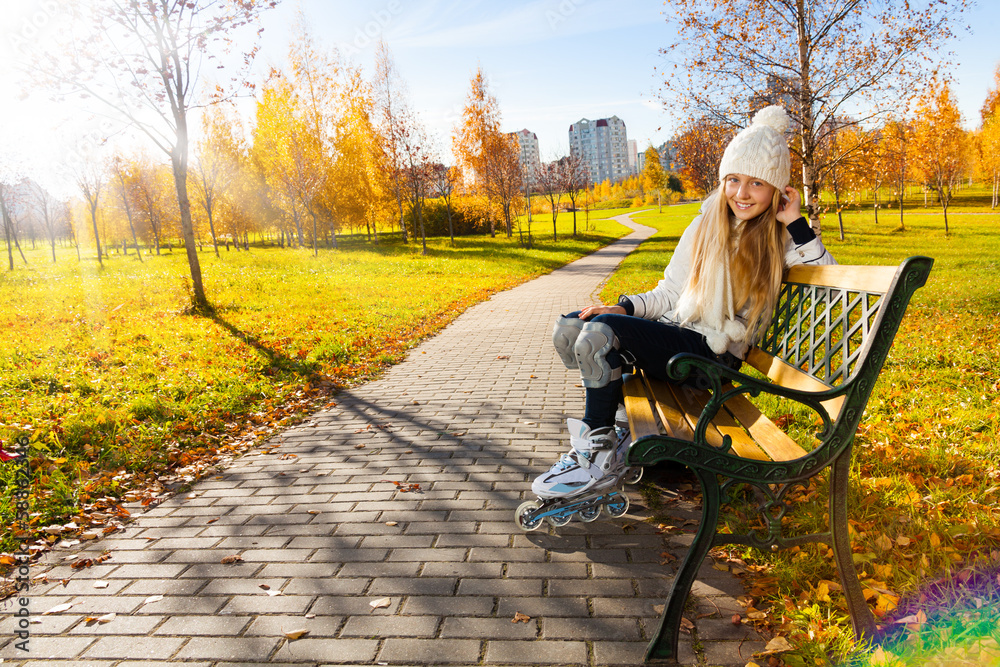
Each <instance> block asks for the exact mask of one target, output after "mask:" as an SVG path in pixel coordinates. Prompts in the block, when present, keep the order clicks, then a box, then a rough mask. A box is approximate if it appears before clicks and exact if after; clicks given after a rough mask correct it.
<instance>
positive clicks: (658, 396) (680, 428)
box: [643, 375, 694, 440]
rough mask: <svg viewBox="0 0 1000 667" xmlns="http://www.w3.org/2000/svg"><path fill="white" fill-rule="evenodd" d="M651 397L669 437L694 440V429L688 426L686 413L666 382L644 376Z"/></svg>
mask: <svg viewBox="0 0 1000 667" xmlns="http://www.w3.org/2000/svg"><path fill="white" fill-rule="evenodd" d="M643 380H645V382H646V387H647V389H649V395H650V396H652V397H653V400H654V401H656V412H657V413H658V414H659V415H660V420H661V421H662V422H663V425H664V427H666V430H667V435H669V436H670V437H672V438H677V439H679V440H691V439H693V438H694V429H693V428H692V427H691V426H690V424H688V421H687V418H686V417H685V416H684V411H683V410H682V409H681V407H680V405H678V403H677V399H676V398H675V397H674V394H673V392H671V391H670V387H669V386H668V385H667V384H666V383H665V382H659V381H657V380H653V379H651V378H649V377H646V376H645V375H643Z"/></svg>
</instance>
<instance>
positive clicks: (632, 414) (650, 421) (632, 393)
mask: <svg viewBox="0 0 1000 667" xmlns="http://www.w3.org/2000/svg"><path fill="white" fill-rule="evenodd" d="M622 393H623V394H624V399H625V409H626V410H627V411H628V427H629V429H630V430H631V431H632V439H633V440H638V439H639V438H641V437H643V436H647V435H659V434H660V425H659V423H658V422H657V421H656V415H654V414H653V408H652V406H651V405H650V404H649V398H648V397H647V396H646V391H645V388H644V387H643V386H642V380H640V379H639V377H638V376H636V375H633V376H632V377H630V378H629V379H628V381H626V382H625V385H624V387H622Z"/></svg>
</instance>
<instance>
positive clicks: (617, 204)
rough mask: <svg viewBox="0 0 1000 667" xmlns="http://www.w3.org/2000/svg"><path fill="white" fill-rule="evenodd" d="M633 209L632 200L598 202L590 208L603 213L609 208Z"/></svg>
mask: <svg viewBox="0 0 1000 667" xmlns="http://www.w3.org/2000/svg"><path fill="white" fill-rule="evenodd" d="M631 207H632V200H631V199H608V200H606V201H602V202H597V203H596V204H594V205H593V206H591V207H590V208H591V209H594V210H598V211H601V210H604V209H608V208H631Z"/></svg>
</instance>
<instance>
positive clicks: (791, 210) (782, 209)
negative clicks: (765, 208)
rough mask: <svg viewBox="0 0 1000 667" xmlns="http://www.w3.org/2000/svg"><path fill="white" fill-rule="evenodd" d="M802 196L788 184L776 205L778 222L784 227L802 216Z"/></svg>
mask: <svg viewBox="0 0 1000 667" xmlns="http://www.w3.org/2000/svg"><path fill="white" fill-rule="evenodd" d="M801 209H802V196H801V195H800V194H799V191H798V190H796V189H795V188H793V187H792V186H790V185H788V186H785V194H784V196H783V197H782V198H781V203H780V204H779V205H778V214H777V218H778V222H780V223H781V224H783V225H785V226H786V227H787V226H788V225H790V224H792V223H793V222H795V221H796V220H798V219H799V218H801V217H802V212H801Z"/></svg>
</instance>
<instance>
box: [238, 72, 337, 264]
mask: <svg viewBox="0 0 1000 667" xmlns="http://www.w3.org/2000/svg"><path fill="white" fill-rule="evenodd" d="M253 150H254V154H255V157H256V159H257V161H258V163H259V164H261V165H262V168H263V171H264V174H265V178H266V180H267V182H268V185H270V186H271V188H272V191H273V192H275V193H276V194H278V195H279V198H280V200H281V203H282V208H283V209H284V210H285V211H286V212H287V213H288V214H290V215H291V217H292V221H293V222H294V225H295V232H296V236H297V238H298V244H299V246H300V247H301V246H304V245H305V234H304V231H303V225H304V223H308V222H311V223H312V247H313V254H317V253H318V245H317V244H318V237H319V216H320V206H319V195H320V194H321V191H322V190H323V188H324V187H325V186H326V185H327V178H328V175H329V174H328V171H329V170H328V164H329V163H328V161H327V159H326V155H325V154H324V151H323V141H322V137H320V136H317V134H316V131H315V126H314V124H313V122H312V121H311V119H310V117H309V109H308V108H306V107H304V106H303V104H302V99H301V98H300V97H299V96H298V95H297V93H296V90H295V87H294V86H293V85H292V82H291V81H290V80H289V79H288V78H286V77H285V75H284V74H282V73H281V72H278V71H274V72H272V75H271V77H270V80H269V82H268V84H267V86H265V88H264V92H263V95H262V98H261V100H260V101H259V102H258V104H257V117H256V126H255V127H254V132H253Z"/></svg>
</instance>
